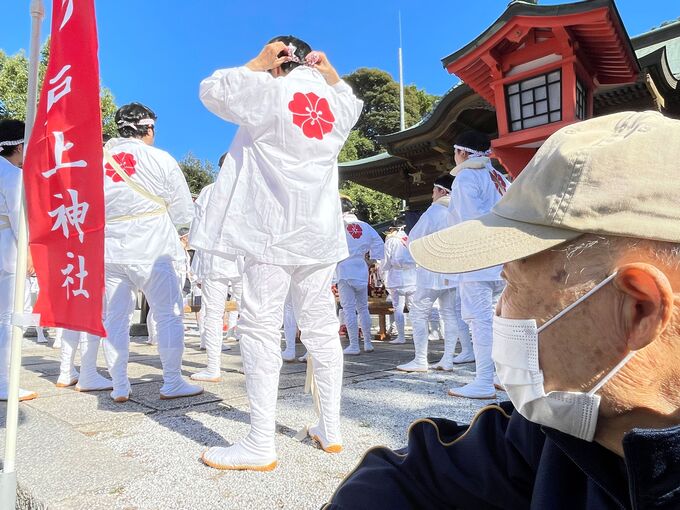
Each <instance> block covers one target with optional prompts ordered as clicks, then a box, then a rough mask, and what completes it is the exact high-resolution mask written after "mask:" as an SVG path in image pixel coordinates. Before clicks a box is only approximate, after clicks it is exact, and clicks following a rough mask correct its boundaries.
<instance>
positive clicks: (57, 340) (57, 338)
mask: <svg viewBox="0 0 680 510" xmlns="http://www.w3.org/2000/svg"><path fill="white" fill-rule="evenodd" d="M63 336H64V330H63V329H62V328H56V329H55V333H54V343H53V344H52V349H61V344H62V341H61V339H62V337H63Z"/></svg>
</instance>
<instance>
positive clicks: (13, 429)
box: [0, 0, 45, 508]
mask: <svg viewBox="0 0 680 510" xmlns="http://www.w3.org/2000/svg"><path fill="white" fill-rule="evenodd" d="M30 12H31V18H32V23H31V45H30V50H29V61H28V97H27V99H26V130H25V132H24V156H25V155H26V148H27V146H28V141H29V139H30V136H31V130H32V129H33V123H34V121H35V111H36V103H37V97H38V63H39V59H40V24H41V23H42V20H43V18H44V17H45V9H44V6H43V2H42V0H31V7H30ZM25 205H26V199H25V195H24V189H23V182H22V183H21V208H20V210H19V236H18V237H19V239H18V241H17V265H16V272H15V278H16V280H15V283H14V313H15V314H18V313H23V311H24V290H25V286H26V269H27V268H26V266H27V258H28V225H27V220H26V207H25ZM14 322H15V321H14V320H12V343H11V357H10V370H9V394H8V396H7V418H6V422H5V458H4V461H3V471H2V474H1V476H0V508H14V507H15V505H16V492H17V477H16V446H17V432H18V428H19V373H20V370H21V341H22V338H23V330H22V328H21V326H18V325H16V324H14Z"/></svg>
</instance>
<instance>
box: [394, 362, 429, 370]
mask: <svg viewBox="0 0 680 510" xmlns="http://www.w3.org/2000/svg"><path fill="white" fill-rule="evenodd" d="M397 370H401V371H402V372H427V370H428V366H427V363H425V364H422V363H419V362H417V361H416V360H412V361H409V362H408V363H404V364H403V365H397Z"/></svg>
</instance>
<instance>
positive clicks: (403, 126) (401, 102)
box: [399, 11, 406, 131]
mask: <svg viewBox="0 0 680 510" xmlns="http://www.w3.org/2000/svg"><path fill="white" fill-rule="evenodd" d="M399 129H400V130H401V131H403V130H404V129H406V120H405V115H404V62H403V60H402V58H401V11H399Z"/></svg>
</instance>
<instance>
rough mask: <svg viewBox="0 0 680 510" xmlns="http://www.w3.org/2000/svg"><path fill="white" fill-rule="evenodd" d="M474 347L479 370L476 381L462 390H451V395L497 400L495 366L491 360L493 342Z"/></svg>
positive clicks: (474, 345)
mask: <svg viewBox="0 0 680 510" xmlns="http://www.w3.org/2000/svg"><path fill="white" fill-rule="evenodd" d="M472 346H473V349H474V351H475V364H476V368H477V371H476V373H475V379H474V381H472V382H471V383H469V384H466V385H465V386H463V387H461V388H452V389H450V390H449V395H451V396H452V397H465V398H479V399H487V398H496V388H494V386H493V375H494V366H493V360H492V359H491V342H490V341H489V343H488V345H479V342H473V344H472Z"/></svg>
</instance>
